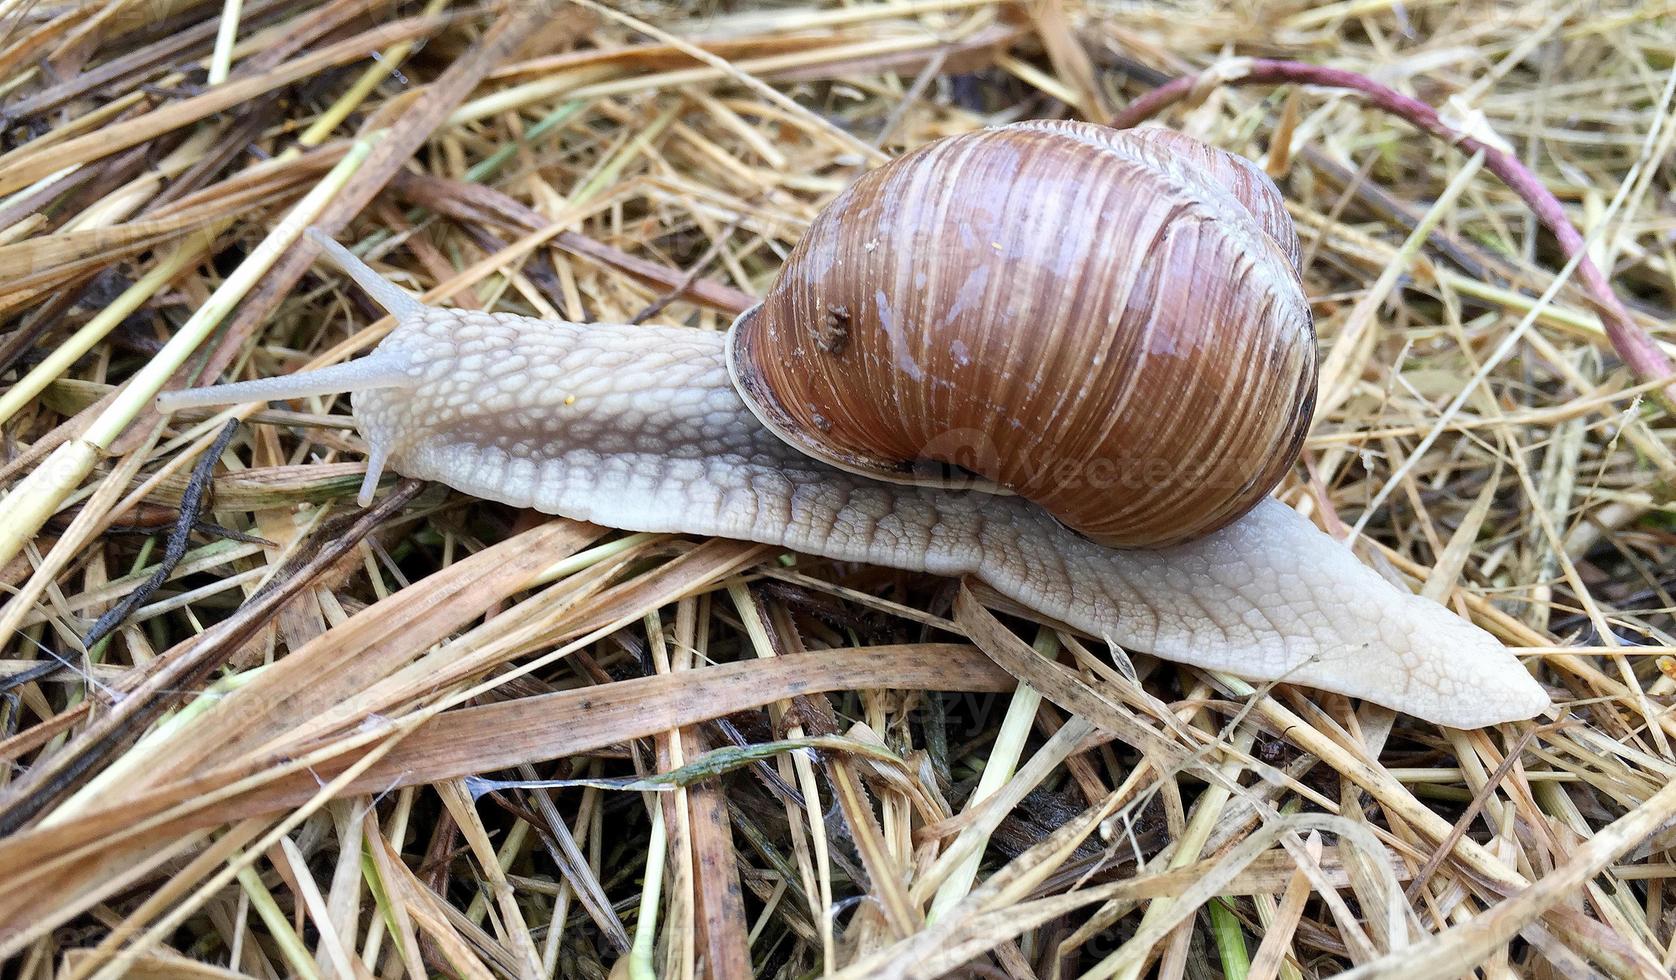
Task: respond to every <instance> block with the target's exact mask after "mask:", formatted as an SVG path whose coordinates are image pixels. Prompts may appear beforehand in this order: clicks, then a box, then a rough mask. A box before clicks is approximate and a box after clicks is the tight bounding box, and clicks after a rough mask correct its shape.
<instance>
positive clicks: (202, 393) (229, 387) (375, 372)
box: [157, 350, 413, 414]
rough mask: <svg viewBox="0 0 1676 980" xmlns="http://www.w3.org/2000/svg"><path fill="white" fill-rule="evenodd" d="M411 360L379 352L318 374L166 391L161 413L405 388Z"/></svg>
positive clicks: (396, 353) (160, 403)
mask: <svg viewBox="0 0 1676 980" xmlns="http://www.w3.org/2000/svg"><path fill="white" fill-rule="evenodd" d="M408 368H409V363H408V358H407V356H406V355H405V354H403V353H401V352H399V351H393V350H385V351H375V352H374V353H372V354H369V355H367V356H366V357H363V358H361V359H360V360H357V361H350V362H349V363H348V364H334V365H332V366H331V367H323V368H319V369H317V370H314V371H299V372H298V373H296V374H283V375H279V376H278V377H273V378H256V379H254V380H251V381H234V382H231V383H229V384H220V385H206V386H204V387H202V388H182V389H181V390H179V391H165V392H163V393H162V394H160V395H158V396H157V410H158V411H160V412H163V413H164V414H167V413H169V412H178V411H180V410H181V409H183V408H198V407H200V406H204V405H237V404H240V403H242V402H265V401H283V400H287V399H291V398H306V397H308V396H310V395H338V394H342V393H344V392H353V391H366V390H368V389H371V388H402V387H409V386H411V385H412V384H413V378H412V377H411V376H410V375H409V374H408Z"/></svg>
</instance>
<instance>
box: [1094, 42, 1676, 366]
mask: <svg viewBox="0 0 1676 980" xmlns="http://www.w3.org/2000/svg"><path fill="white" fill-rule="evenodd" d="M1288 83H1290V84H1298V85H1324V86H1328V87H1330V88H1341V89H1348V90H1350V91H1352V92H1357V93H1359V94H1360V95H1362V96H1363V97H1364V98H1366V99H1367V101H1368V102H1369V103H1371V104H1372V105H1373V106H1374V107H1375V108H1377V109H1383V110H1384V111H1386V112H1389V113H1391V114H1392V115H1395V116H1397V117H1399V118H1401V119H1404V120H1407V121H1408V122H1409V123H1411V124H1413V125H1414V126H1416V127H1417V128H1419V129H1421V130H1423V131H1424V132H1426V133H1428V134H1430V135H1432V136H1435V137H1437V138H1438V139H1440V140H1443V141H1444V142H1446V143H1449V144H1451V145H1452V146H1456V147H1459V148H1460V149H1461V150H1462V151H1463V152H1465V153H1482V154H1484V166H1485V167H1487V168H1488V169H1489V171H1490V172H1491V173H1493V174H1495V175H1496V176H1497V177H1499V178H1501V181H1502V183H1504V184H1506V185H1507V186H1508V188H1509V189H1511V190H1512V191H1513V193H1515V194H1517V195H1519V197H1520V198H1521V199H1523V200H1524V202H1525V203H1526V204H1527V205H1528V206H1529V207H1530V209H1531V210H1532V211H1534V212H1535V213H1536V217H1537V220H1539V221H1541V222H1542V225H1543V227H1545V228H1547V229H1548V231H1549V233H1550V234H1552V235H1553V236H1554V239H1555V240H1556V241H1557V242H1559V246H1560V250H1561V252H1563V253H1564V254H1565V257H1566V259H1567V261H1570V260H1571V259H1573V258H1576V259H1577V267H1576V268H1577V281H1578V283H1579V284H1580V285H1582V287H1583V290H1584V292H1585V293H1587V295H1588V297H1589V299H1590V301H1591V302H1592V303H1593V304H1594V307H1595V311H1596V312H1597V313H1598V314H1599V315H1600V320H1601V323H1602V324H1603V325H1604V326H1605V327H1606V337H1607V339H1608V340H1610V341H1611V343H1612V348H1613V349H1614V350H1616V351H1617V352H1618V356H1619V357H1621V358H1623V361H1624V363H1625V364H1626V365H1628V366H1629V369H1630V370H1631V371H1633V372H1635V375H1636V377H1638V378H1640V379H1641V380H1643V381H1657V380H1667V379H1669V378H1671V376H1672V368H1671V364H1670V360H1669V358H1667V357H1665V356H1664V352H1663V351H1661V350H1659V348H1658V345H1657V344H1656V343H1655V342H1654V341H1653V339H1652V338H1651V337H1649V336H1648V335H1647V332H1646V331H1645V330H1642V329H1641V327H1640V325H1639V324H1637V323H1636V322H1635V321H1634V320H1633V319H1631V318H1630V313H1629V310H1628V309H1627V308H1626V307H1625V306H1624V304H1623V301H1622V300H1620V299H1619V298H1618V295H1617V294H1616V293H1614V292H1613V291H1612V286H1611V284H1610V283H1609V282H1607V280H1606V276H1605V275H1604V274H1603V273H1602V272H1601V271H1600V268H1599V267H1598V266H1596V265H1595V264H1594V261H1593V260H1592V259H1590V258H1589V256H1588V253H1587V251H1586V250H1585V249H1584V242H1583V236H1582V234H1581V233H1580V232H1579V231H1578V230H1577V228H1576V226H1575V225H1573V224H1572V223H1571V219H1570V218H1568V217H1566V214H1565V208H1564V207H1563V206H1562V205H1561V204H1560V202H1559V199H1558V198H1556V197H1555V196H1554V194H1553V192H1552V191H1550V190H1549V189H1548V186H1547V185H1546V184H1544V183H1543V182H1542V180H1541V178H1539V177H1537V175H1536V174H1534V173H1532V172H1531V170H1530V168H1529V167H1526V166H1525V165H1524V164H1523V163H1521V162H1519V159H1518V158H1517V157H1515V156H1514V155H1513V154H1511V153H1508V152H1507V151H1505V150H1502V149H1499V148H1497V147H1495V146H1491V145H1490V144H1488V143H1485V142H1484V141H1483V140H1480V139H1478V138H1476V137H1474V136H1469V135H1468V134H1466V133H1464V132H1462V131H1460V130H1458V129H1456V128H1455V127H1453V126H1451V125H1449V124H1448V123H1446V122H1444V121H1443V118H1442V117H1441V116H1439V115H1438V113H1437V110H1436V109H1434V108H1432V107H1431V106H1429V105H1427V104H1426V103H1424V102H1421V101H1420V100H1419V99H1415V98H1412V97H1410V96H1407V95H1404V94H1402V93H1401V92H1398V91H1397V90H1396V89H1393V88H1390V87H1388V86H1385V85H1381V84H1379V83H1378V82H1376V81H1374V80H1373V79H1371V78H1368V77H1367V76H1365V75H1360V74H1357V73H1356V72H1353V71H1346V70H1345V69H1342V68H1328V67H1325V66H1323V65H1311V64H1305V63H1304V62H1301V61H1282V60H1277V59H1272V58H1252V59H1248V60H1241V61H1235V62H1230V63H1228V64H1225V65H1222V66H1219V67H1214V68H1211V69H1210V70H1208V71H1205V72H1203V73H1201V74H1198V75H1184V76H1182V77H1181V78H1177V79H1174V80H1172V81H1170V82H1167V83H1165V84H1163V85H1160V86H1159V87H1158V88H1155V89H1153V90H1152V91H1151V92H1148V93H1147V94H1145V95H1143V96H1141V97H1140V98H1138V99H1136V100H1135V101H1133V102H1131V103H1129V106H1128V108H1126V109H1124V110H1123V111H1122V112H1120V113H1118V114H1117V115H1116V116H1115V117H1113V118H1112V123H1111V124H1112V125H1113V126H1115V127H1117V128H1119V129H1127V128H1128V127H1130V126H1134V125H1137V124H1138V123H1141V122H1143V121H1145V120H1147V119H1150V118H1152V117H1153V116H1155V115H1157V114H1158V113H1160V112H1162V111H1163V110H1164V109H1166V108H1168V107H1170V106H1172V105H1174V104H1175V103H1177V102H1180V101H1182V100H1183V99H1186V98H1188V97H1189V96H1192V95H1195V94H1198V93H1200V92H1202V91H1203V90H1205V89H1206V88H1208V87H1214V86H1216V85H1272V84H1288Z"/></svg>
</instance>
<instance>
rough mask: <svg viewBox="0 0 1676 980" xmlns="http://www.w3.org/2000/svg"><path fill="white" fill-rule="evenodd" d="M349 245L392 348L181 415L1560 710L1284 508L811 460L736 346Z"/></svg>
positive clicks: (1254, 651) (1117, 624) (1135, 624)
mask: <svg viewBox="0 0 1676 980" xmlns="http://www.w3.org/2000/svg"><path fill="white" fill-rule="evenodd" d="M329 251H330V252H331V254H333V256H334V257H335V258H337V259H338V261H340V262H342V263H344V264H346V265H348V266H349V267H350V269H351V271H352V272H353V273H354V274H355V275H356V278H357V281H359V282H361V284H362V285H363V286H364V287H366V288H368V290H369V291H370V292H372V293H373V294H374V296H375V298H378V299H379V300H380V302H383V303H384V304H385V305H386V306H388V307H390V308H391V310H392V312H394V313H396V314H397V315H398V317H399V318H400V324H399V326H398V328H397V329H396V330H395V331H394V332H393V333H392V334H391V335H390V336H389V337H388V338H386V340H385V341H384V342H383V343H382V344H381V345H380V346H379V348H378V349H377V350H376V351H375V352H374V353H373V354H371V355H369V356H368V357H366V358H363V359H361V360H360V361H356V362H353V363H351V364H347V365H341V366H339V367H336V368H328V369H326V370H325V371H321V372H313V373H311V374H305V375H297V376H292V377H288V378H285V377H282V378H271V379H264V380H260V381H253V382H242V383H239V384H233V385H222V386H218V387H212V388H205V389H197V390H193V391H187V392H175V393H171V394H169V395H166V396H165V397H164V398H163V399H161V400H160V407H161V408H163V409H164V410H172V409H175V408H180V407H185V406H187V405H194V404H216V403H229V402H238V401H247V400H252V399H265V398H290V397H297V396H298V395H301V394H309V393H320V392H326V391H338V390H352V392H353V409H354V413H355V420H356V425H357V428H358V429H359V430H360V433H361V435H362V436H363V437H364V438H365V439H366V441H367V442H368V444H369V446H370V447H371V456H372V466H371V471H370V472H369V474H368V483H367V488H366V490H365V491H364V494H366V495H367V496H369V497H370V489H371V487H372V486H373V485H375V483H376V478H377V473H378V470H379V468H380V467H381V466H382V465H383V463H384V461H385V460H388V462H389V465H390V466H392V467H393V468H394V469H396V470H397V471H399V472H401V473H404V474H406V475H408V476H412V477H419V478H423V479H430V480H436V481H438V482H441V483H445V484H447V485H448V486H451V487H454V488H456V489H459V490H462V491H464V492H466V493H470V494H473V495H476V496H479V497H483V498H486V499H490V500H498V501H501V502H504V503H508V504H512V505H515V506H520V507H533V508H535V509H537V510H540V511H543V512H546V513H552V514H559V515H563V516H566V517H571V518H576V519H579V520H587V521H592V522H594V523H598V524H602V525H606V526H611V527H618V528H623V529H626V530H637V531H671V532H684V533H692V534H706V535H718V536H724V537H732V538H739V539H744V540H749V541H758V542H762V543H765V544H771V545H776V546H781V547H785V548H789V549H794V550H797V551H802V552H807V553H810V554H815V555H823V556H827V557H830V558H836V559H844V560H854V561H862V562H869V563H873V564H878V565H887V566H892V567H897V568H905V569H913V570H922V571H927V572H933V573H937V574H943V575H959V574H970V575H974V576H976V577H977V578H979V579H981V580H983V581H984V582H986V583H988V584H989V585H990V586H992V587H993V588H995V589H996V590H997V591H999V592H1001V593H1003V594H1005V595H1008V596H1010V597H1012V598H1013V599H1015V600H1017V601H1018V602H1020V603H1022V604H1024V605H1026V606H1028V607H1030V608H1032V609H1035V610H1037V611H1039V612H1040V613H1041V614H1043V615H1044V616H1047V617H1049V618H1052V619H1056V620H1059V621H1062V622H1064V623H1066V624H1068V625H1070V626H1072V627H1075V628H1077V629H1080V630H1084V631H1086V632H1088V633H1089V634H1091V635H1093V636H1096V637H1100V638H1102V639H1105V640H1107V641H1109V642H1113V643H1118V644H1122V645H1124V646H1126V647H1132V648H1134V649H1137V650H1143V651H1149V652H1151V653H1154V654H1156V655H1158V656H1161V657H1164V658H1167V659H1170V660H1175V661H1179V662H1183V663H1188V664H1194V665H1198V666H1201V667H1207V668H1212V669H1216V670H1224V671H1228V672H1230V673H1233V674H1236V675H1240V676H1243V677H1248V678H1251V679H1253V680H1258V681H1265V680H1285V681H1288V682H1295V683H1299V684H1305V685H1310V686H1313V687H1318V688H1322V689H1325V690H1329V691H1336V692H1339V693H1342V694H1347V695H1351V696H1354V697H1360V698H1366V699H1368V700H1370V701H1374V702H1376V703H1379V704H1382V705H1386V706H1388V707H1391V708H1394V709H1397V710H1399V711H1404V712H1408V713H1410V714H1413V715H1416V716H1419V717H1421V718H1425V719H1428V720H1431V721H1434V722H1437V723H1440V724H1445V725H1452V726H1457V727H1463V728H1469V727H1478V726H1481V725H1486V724H1493V723H1497V722H1503V721H1510V720H1515V719H1523V718H1529V717H1531V716H1533V715H1535V714H1537V713H1539V712H1540V711H1542V710H1543V709H1544V708H1546V707H1547V706H1548V704H1549V701H1548V697H1547V695H1546V694H1545V693H1544V691H1543V690H1542V688H1541V687H1540V686H1539V685H1538V684H1537V683H1536V682H1535V681H1534V680H1533V679H1532V678H1531V677H1530V675H1529V674H1528V673H1526V671H1525V670H1524V669H1523V668H1522V667H1521V666H1520V664H1519V662H1518V661H1517V660H1516V659H1515V658H1514V657H1513V656H1512V654H1510V653H1509V652H1508V651H1507V650H1506V649H1504V648H1503V647H1502V646H1501V645H1500V644H1499V643H1497V642H1496V641H1495V640H1494V639H1493V638H1492V637H1490V636H1489V634H1487V633H1485V632H1483V631H1482V630H1480V629H1478V628H1477V627H1475V626H1473V625H1471V624H1469V623H1467V622H1466V621H1464V620H1462V619H1460V618H1458V617H1456V616H1454V615H1452V614H1451V613H1449V612H1448V611H1447V610H1445V609H1444V608H1443V607H1442V606H1439V605H1437V604H1435V603H1432V602H1430V601H1428V600H1425V599H1422V598H1420V597H1417V596H1413V595H1409V594H1406V593H1403V592H1401V591H1399V590H1397V589H1396V588H1394V587H1393V586H1391V585H1390V584H1389V583H1387V582H1386V581H1385V580H1383V579H1381V578H1380V577H1379V576H1378V575H1376V574H1375V573H1374V572H1372V571H1371V570H1370V569H1368V568H1366V567H1364V566H1363V565H1361V564H1360V563H1359V562H1358V561H1357V560H1356V559H1355V557H1354V556H1353V555H1352V554H1351V553H1350V552H1349V550H1348V549H1346V548H1344V547H1342V546H1341V545H1339V544H1338V543H1337V542H1335V541H1333V540H1332V539H1330V538H1328V537H1327V536H1326V535H1323V534H1322V533H1320V532H1319V531H1317V530H1316V529H1315V528H1314V527H1313V526H1312V525H1310V524H1309V523H1308V522H1307V521H1305V520H1304V519H1303V518H1302V517H1300V516H1298V515H1297V514H1295V513H1294V512H1292V511H1291V510H1289V509H1288V508H1286V507H1285V506H1284V505H1282V504H1280V503H1277V502H1275V501H1273V500H1264V501H1263V502H1262V503H1260V504H1259V505H1258V506H1257V507H1256V508H1255V509H1253V510H1252V511H1251V512H1250V513H1248V514H1247V515H1246V516H1245V517H1243V518H1241V519H1240V520H1238V521H1236V522H1235V523H1233V524H1231V525H1229V526H1228V527H1225V528H1223V529H1222V530H1220V531H1218V532H1216V533H1214V534H1212V535H1210V536H1209V537H1207V538H1204V539H1202V540H1199V541H1196V542H1193V543H1191V544H1186V545H1181V546H1177V547H1172V548H1168V549H1163V550H1157V551H1124V550H1116V549H1112V548H1108V547H1105V546H1101V545H1097V544H1094V543H1092V542H1090V541H1088V540H1087V539H1085V538H1083V537H1080V536H1078V535H1076V534H1075V533H1072V532H1071V531H1069V530H1067V529H1065V528H1064V527H1063V526H1061V525H1060V524H1058V523H1057V522H1056V521H1054V520H1053V519H1052V518H1051V517H1049V516H1048V515H1047V514H1046V513H1045V512H1044V511H1043V510H1042V509H1041V508H1039V507H1037V506H1036V505H1034V504H1032V503H1030V502H1028V501H1026V500H1024V499H1022V498H1019V497H1007V496H994V495H990V494H984V493H977V492H963V491H955V490H947V489H939V488H928V487H919V486H908V485H901V484H892V483H884V482H880V481H875V480H872V479H869V478H867V477H863V476H859V475H856V474H852V473H850V472H847V471H844V470H839V469H836V468H834V467H832V466H829V465H826V464H824V463H821V462H817V461H815V460H811V459H809V458H807V457H805V456H803V455H802V454H800V453H798V452H797V451H795V450H794V449H792V448H791V447H789V446H787V445H785V444H784V443H782V442H781V441H780V440H779V439H778V438H776V437H775V436H774V435H773V434H772V433H770V432H769V431H768V430H766V429H765V428H763V426H762V425H761V423H760V422H759V421H758V420H757V418H756V417H755V415H753V414H752V412H751V411H750V410H749V409H748V408H747V407H746V406H745V404H744V402H743V401H742V400H741V398H740V397H739V395H738V394H737V393H736V391H735V390H734V387H733V385H732V383H731V382H730V380H729V376H728V371H727V365H726V356H725V341H724V338H723V337H722V336H721V335H719V334H714V333H707V332H702V331H697V330H691V329H686V328H672V327H653V326H640V327H615V326H609V325H604V326H602V325H593V326H581V325H577V324H571V323H563V322H551V321H544V320H534V319H529V318H526V317H519V316H512V315H507V314H493V315H491V314H485V313H478V312H467V311H455V310H443V309H434V308H428V307H422V306H419V305H418V304H417V303H416V302H414V301H413V300H411V299H410V298H407V297H406V296H405V295H404V294H402V293H401V292H400V290H398V289H396V287H394V286H393V285H390V284H388V283H382V282H379V281H377V280H376V273H373V272H372V271H371V270H370V269H367V268H366V267H365V266H359V263H358V262H357V261H356V260H354V258H353V256H349V255H348V253H347V252H346V251H344V250H342V249H341V248H340V247H337V246H335V245H331V246H329ZM356 266H359V268H356Z"/></svg>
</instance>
